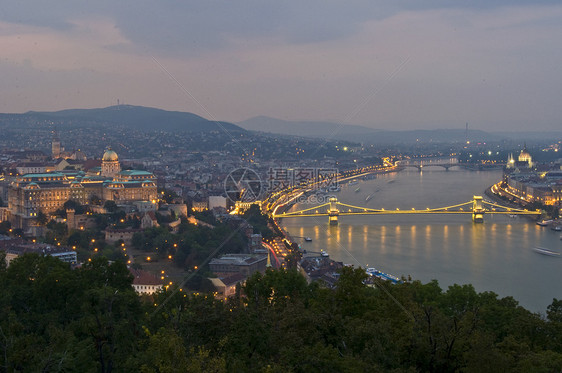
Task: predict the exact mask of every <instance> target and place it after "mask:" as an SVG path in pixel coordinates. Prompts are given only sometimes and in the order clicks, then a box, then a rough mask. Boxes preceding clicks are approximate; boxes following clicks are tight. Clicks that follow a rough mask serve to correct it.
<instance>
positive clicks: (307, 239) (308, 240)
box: [304, 236, 312, 242]
mask: <svg viewBox="0 0 562 373" xmlns="http://www.w3.org/2000/svg"><path fill="white" fill-rule="evenodd" d="M304 240H305V241H306V242H312V238H310V237H308V236H307V237H305V238H304Z"/></svg>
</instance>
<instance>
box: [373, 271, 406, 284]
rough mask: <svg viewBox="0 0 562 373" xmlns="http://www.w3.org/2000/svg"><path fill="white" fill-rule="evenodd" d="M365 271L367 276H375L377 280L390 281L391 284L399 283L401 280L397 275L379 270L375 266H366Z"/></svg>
mask: <svg viewBox="0 0 562 373" xmlns="http://www.w3.org/2000/svg"><path fill="white" fill-rule="evenodd" d="M365 272H366V273H367V274H368V275H369V276H373V277H376V278H378V279H379V280H383V281H390V282H391V283H392V284H399V283H401V282H402V280H400V279H399V278H398V277H396V276H393V275H389V274H388V273H384V272H381V271H379V270H378V269H376V268H367V269H366V270H365Z"/></svg>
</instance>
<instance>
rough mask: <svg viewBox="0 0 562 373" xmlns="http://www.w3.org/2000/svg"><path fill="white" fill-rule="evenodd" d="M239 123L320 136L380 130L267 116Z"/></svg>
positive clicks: (256, 128)
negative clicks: (292, 120) (293, 120)
mask: <svg viewBox="0 0 562 373" xmlns="http://www.w3.org/2000/svg"><path fill="white" fill-rule="evenodd" d="M237 124H238V125H239V126H240V127H242V128H244V129H246V130H249V131H261V132H269V133H277V134H281V135H293V136H305V137H319V138H336V136H341V135H365V134H374V133H378V132H379V131H378V130H375V129H372V128H367V127H363V126H354V125H345V124H339V123H332V122H314V121H303V122H291V121H287V120H282V119H276V118H271V117H266V116H259V117H254V118H250V119H247V120H245V121H243V122H239V123H237ZM338 138H339V137H338Z"/></svg>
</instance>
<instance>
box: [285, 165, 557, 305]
mask: <svg viewBox="0 0 562 373" xmlns="http://www.w3.org/2000/svg"><path fill="white" fill-rule="evenodd" d="M501 175H502V174H501V171H467V170H463V169H460V168H459V167H453V168H451V169H449V171H445V170H444V169H442V168H438V167H429V168H424V171H423V172H418V171H417V170H416V169H413V168H412V169H406V170H404V171H401V172H398V173H389V174H384V175H377V177H376V178H375V179H373V180H363V181H360V182H359V183H358V184H355V185H344V186H343V187H342V190H341V192H339V193H335V194H334V195H335V196H336V197H337V198H338V200H339V201H340V202H343V203H347V204H350V205H354V206H366V207H370V208H384V209H387V210H395V209H396V208H399V209H401V210H403V209H412V208H416V209H424V208H427V207H429V208H436V207H443V206H450V205H456V204H459V203H462V202H467V201H470V200H472V197H473V196H474V195H482V196H484V194H483V193H484V190H485V189H486V188H487V187H489V186H490V185H492V184H494V183H496V182H497V181H499V180H500V179H501ZM357 188H359V191H357ZM369 195H372V196H371V198H370V199H369V200H368V201H367V200H366V198H367V196H369ZM311 206H312V205H310V204H300V205H295V206H293V208H292V210H300V209H303V208H308V207H311ZM282 225H283V226H284V227H285V228H286V229H287V231H288V232H289V233H290V234H291V235H292V236H296V237H306V236H309V237H311V238H312V239H313V241H312V242H304V240H301V241H302V243H301V247H302V248H303V249H306V250H308V251H317V252H319V251H320V250H322V249H324V250H326V251H327V252H328V253H329V254H330V257H331V258H332V259H334V260H338V261H342V262H344V263H347V264H353V265H355V266H362V267H375V268H377V269H379V270H382V271H384V272H388V273H391V274H393V275H396V276H401V275H404V276H411V277H412V278H413V279H417V280H421V281H422V282H424V283H425V282H428V281H430V280H432V279H436V280H438V281H439V284H440V285H441V287H442V288H444V289H446V288H447V287H448V286H449V285H452V284H455V283H457V284H468V283H470V284H472V285H474V287H475V288H476V290H477V291H479V292H482V291H493V292H495V293H497V294H498V295H499V296H500V297H504V296H513V297H514V298H515V299H516V300H517V301H519V303H520V304H521V305H522V306H524V307H525V308H527V309H529V310H531V311H534V312H542V313H544V312H545V311H546V307H547V306H548V305H549V304H550V303H552V299H553V298H557V299H561V298H562V287H561V286H560V284H561V283H562V271H561V269H562V258H557V257H549V256H544V255H540V254H538V253H536V252H534V251H532V250H531V249H532V248H533V247H535V246H541V247H546V248H549V249H552V250H557V251H560V250H562V241H561V240H560V233H559V232H555V231H552V230H551V229H549V228H545V227H540V226H538V225H536V224H535V222H534V221H532V220H530V219H527V218H524V217H517V218H510V217H509V216H508V215H490V214H488V215H485V217H484V223H483V224H475V223H473V222H472V220H471V216H470V215H378V216H376V215H359V216H340V217H339V225H337V226H330V225H329V224H328V218H327V217H306V218H286V219H283V220H282ZM297 240H299V239H297Z"/></svg>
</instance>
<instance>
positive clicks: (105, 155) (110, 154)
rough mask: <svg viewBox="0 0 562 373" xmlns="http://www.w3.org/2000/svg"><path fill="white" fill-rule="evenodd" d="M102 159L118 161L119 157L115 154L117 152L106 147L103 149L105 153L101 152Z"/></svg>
mask: <svg viewBox="0 0 562 373" xmlns="http://www.w3.org/2000/svg"><path fill="white" fill-rule="evenodd" d="M102 160H103V161H106V162H107V161H113V162H114V161H118V160H119V157H118V156H117V153H115V152H114V151H113V150H111V149H108V150H106V151H105V153H103V158H102Z"/></svg>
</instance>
